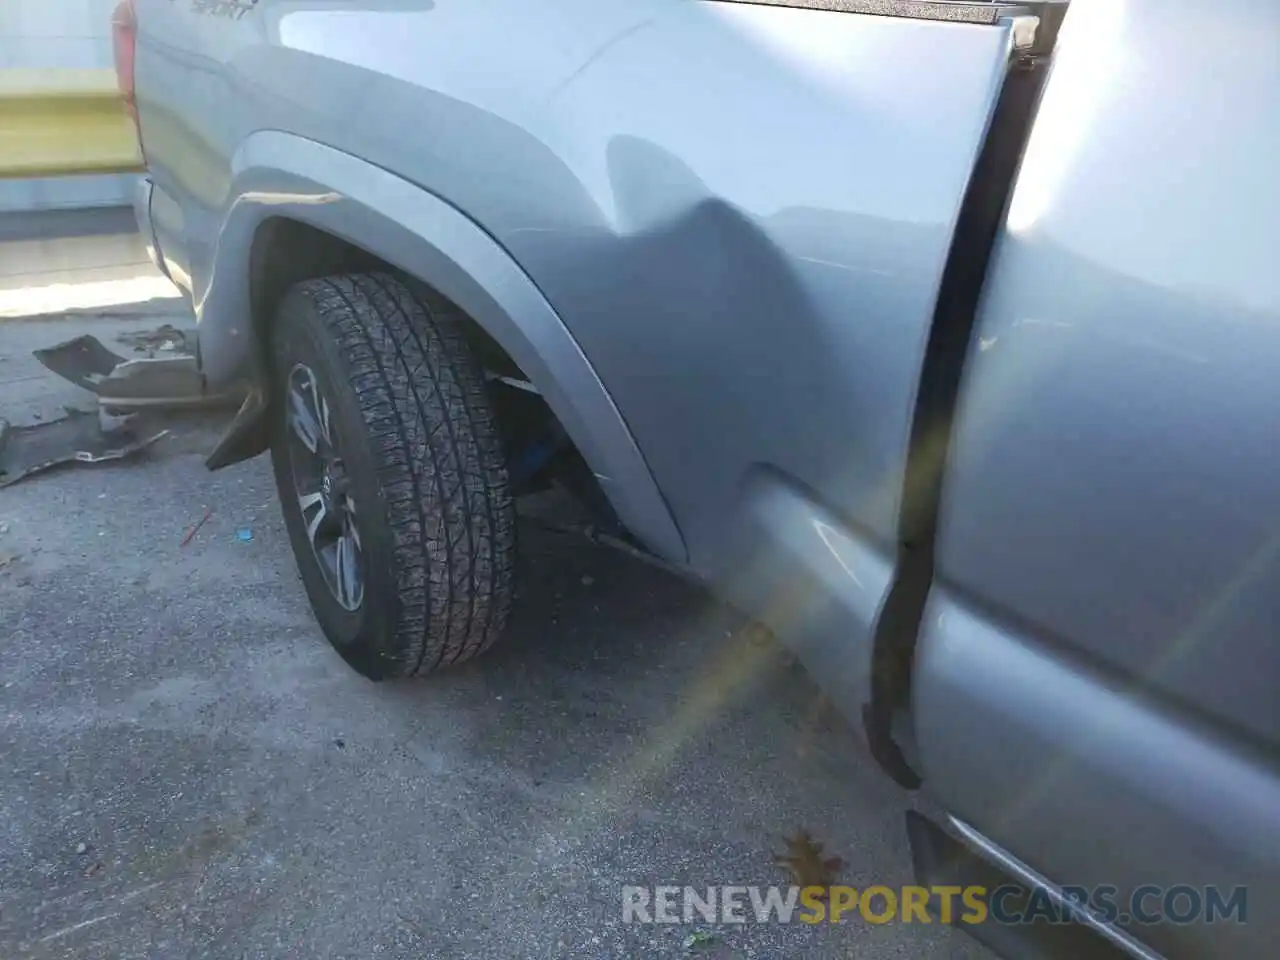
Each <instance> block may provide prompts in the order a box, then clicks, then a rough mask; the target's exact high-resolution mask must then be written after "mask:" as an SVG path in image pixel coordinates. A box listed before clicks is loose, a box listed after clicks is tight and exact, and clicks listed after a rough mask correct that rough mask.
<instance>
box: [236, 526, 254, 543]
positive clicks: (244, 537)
mask: <svg viewBox="0 0 1280 960" xmlns="http://www.w3.org/2000/svg"><path fill="white" fill-rule="evenodd" d="M236 539H237V540H241V541H243V542H244V543H248V542H249V541H250V540H252V539H253V531H252V530H250V529H249V528H248V527H241V528H240V529H239V530H237V531H236Z"/></svg>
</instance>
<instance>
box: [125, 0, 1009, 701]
mask: <svg viewBox="0 0 1280 960" xmlns="http://www.w3.org/2000/svg"><path fill="white" fill-rule="evenodd" d="M981 18H982V19H985V20H987V21H988V22H985V23H965V22H944V21H937V20H934V21H928V20H918V19H910V18H906V17H894V16H870V15H863V14H853V13H845V12H835V11H831V10H816V9H796V8H790V7H786V6H764V5H756V4H747V3H737V2H698V0H542V2H537V3H529V2H526V0H487V2H484V3H476V2H470V0H467V2H464V0H434V2H431V0H404V2H394V3H392V2H386V0H362V2H342V0H328V2H320V0H311V2H304V0H258V2H256V3H252V2H250V0H238V2H237V3H234V4H229V3H225V2H224V3H221V4H211V3H209V2H207V0H143V2H142V7H141V18H140V19H141V21H142V25H143V39H142V44H141V48H140V54H139V97H140V105H141V115H142V126H143V137H144V145H145V147H146V150H147V157H148V161H149V163H150V166H151V169H152V171H153V175H154V176H155V179H156V185H157V193H158V194H160V193H163V194H165V195H166V196H167V197H168V201H167V202H166V201H164V200H157V201H156V202H154V203H153V211H158V212H157V213H156V221H157V226H156V229H157V234H158V240H159V243H160V247H161V249H162V250H167V249H168V248H169V247H170V246H172V248H173V249H175V250H177V251H180V252H179V253H178V254H176V256H179V257H182V258H185V259H186V260H187V261H189V262H188V263H186V264H184V265H183V267H184V269H186V270H187V271H188V272H189V274H190V280H191V286H192V289H193V294H194V299H195V302H196V305H197V311H198V313H199V312H200V311H201V309H202V305H203V304H204V298H203V293H204V291H205V290H206V289H207V285H208V283H209V278H210V276H211V274H212V273H213V272H214V270H215V268H216V269H236V266H235V258H240V257H245V256H247V252H246V251H245V250H242V249H236V245H234V244H223V245H220V244H219V242H218V241H219V234H220V229H221V225H222V223H223V221H224V218H225V216H226V212H227V210H228V209H229V206H230V205H231V204H232V203H233V202H234V199H235V196H236V193H237V186H236V182H235V171H234V170H233V169H232V163H233V161H232V158H233V157H234V156H235V154H236V151H237V149H238V147H239V145H240V144H241V143H243V142H245V141H246V139H247V138H249V137H250V136H252V135H253V134H254V133H256V132H259V131H262V130H278V131H283V132H286V133H289V134H292V135H296V136H298V137H303V138H306V139H308V140H312V141H316V142H318V143H321V144H325V145H327V146H329V147H332V148H335V149H337V150H339V151H343V152H345V153H349V154H352V155H354V156H357V157H360V158H362V159H364V160H366V161H368V162H370V163H372V164H374V165H376V166H377V167H380V168H382V169H384V170H387V171H390V172H392V173H394V174H395V175H396V176H397V177H400V178H403V179H404V180H406V181H409V182H411V183H413V184H417V185H418V186H420V187H421V188H422V189H424V190H426V191H429V192H430V193H432V194H434V195H435V196H437V197H439V198H441V199H443V200H444V201H446V202H447V203H448V204H450V205H451V206H453V207H454V208H455V209H457V210H458V211H460V212H461V213H462V214H463V215H465V216H466V217H468V218H470V219H471V220H472V221H474V222H475V223H477V224H479V225H480V227H481V228H483V230H484V231H486V232H487V233H488V234H489V235H490V236H492V237H493V238H495V239H496V240H497V242H498V243H500V244H501V245H502V247H503V248H504V249H505V250H506V251H507V252H508V253H509V254H510V255H511V256H512V257H513V258H514V260H515V261H516V262H517V263H518V264H519V265H520V267H521V268H522V269H523V270H524V271H525V272H526V273H527V274H528V276H529V277H531V278H532V280H533V282H534V283H536V284H537V286H538V288H539V289H540V290H541V292H542V293H543V294H544V295H545V297H546V299H547V300H548V301H549V303H550V304H551V305H552V306H553V307H554V309H555V310H556V311H557V312H558V314H559V315H560V317H561V318H562V319H563V321H564V323H565V325H566V326H567V327H568V328H569V330H570V331H571V332H572V334H573V336H574V337H575V338H576V340H577V342H578V344H579V345H580V346H581V349H582V351H583V352H584V354H585V356H586V357H587V359H588V360H589V361H590V363H591V364H592V365H593V367H594V369H595V370H596V372H597V373H598V374H599V377H600V379H601V380H602V381H603V383H604V384H605V386H606V388H607V389H608V391H609V393H610V394H611V395H612V397H613V399H614V401H616V404H617V407H618V409H619V410H620V411H621V414H622V416H623V417H624V418H625V420H626V423H627V425H628V426H629V428H630V430H631V431H632V432H633V434H634V436H635V440H636V442H637V444H638V446H639V449H640V450H641V451H642V453H643V455H644V457H645V459H646V461H647V463H648V465H649V467H650V469H651V470H652V473H653V476H654V477H655V478H656V480H657V484H658V486H659V487H660V489H661V491H662V493H663V495H664V496H665V498H666V501H667V503H668V504H669V506H670V509H671V511H672V513H673V514H674V516H675V519H676V522H677V523H678V525H679V528H680V532H681V533H682V535H683V539H684V542H685V543H686V544H687V547H688V554H689V563H690V564H691V565H692V567H693V568H694V569H695V570H696V571H697V572H698V573H700V574H702V575H704V576H706V577H708V578H709V579H711V580H712V581H714V582H715V583H717V584H718V585H719V586H720V587H721V588H722V589H723V590H724V591H726V592H727V593H729V595H730V596H731V597H734V598H735V599H739V600H740V601H742V602H743V603H744V604H745V605H746V606H747V608H748V609H750V610H752V611H753V612H754V613H756V614H757V615H758V616H761V617H762V618H763V619H765V620H767V621H769V622H771V623H772V624H773V625H774V626H776V627H778V628H779V629H780V630H781V631H783V632H784V633H785V634H786V635H787V636H788V637H790V638H792V639H793V641H795V640H800V641H801V643H802V645H803V638H804V637H808V638H810V639H811V640H812V641H813V648H812V649H813V650H814V651H815V652H814V656H815V657H817V658H819V659H820V660H821V661H822V663H824V664H825V668H824V669H820V670H819V671H818V672H819V673H820V674H823V675H824V676H825V677H827V678H829V679H830V682H831V685H832V686H833V687H835V688H836V689H837V690H838V692H839V693H840V694H841V697H840V699H842V700H848V701H851V703H850V704H849V706H851V708H852V709H853V710H854V711H856V710H857V709H858V708H859V707H860V705H861V701H862V699H864V692H865V691H864V689H863V688H864V687H865V680H866V676H865V674H866V665H867V663H868V661H869V657H868V656H867V640H868V637H869V631H870V628H871V625H872V622H873V621H874V618H875V616H876V614H877V611H878V610H879V608H880V605H881V603H882V602H883V598H884V594H885V591H886V589H887V587H888V584H889V583H890V580H891V578H892V570H893V563H894V559H895V552H896V549H897V542H896V541H897V533H898V531H897V517H898V506H899V503H898V500H899V495H900V490H901V484H902V475H903V469H904V463H905V458H906V453H907V447H908V443H909V436H910V427H911V417H912V412H913V407H914V400H915V397H916V387H917V380H918V377H919V370H920V363H921V358H922V353H923V350H924V347H925V343H926V338H927V336H928V331H929V325H930V322H931V319H932V314H933V308H934V302H935V299H936V295H937V289H938V283H939V279H940V277H941V274H942V271H943V267H944V263H945V261H946V258H947V254H948V250H949V248H950V243H951V238H952V233H953V230H954V226H955V221H956V217H957V214H958V212H959V208H960V204H961V200H962V197H963V195H964V192H965V188H966V185H967V182H968V178H969V175H970V172H971V170H972V167H973V163H974V160H975V158H976V157H977V155H978V152H979V150H980V148H981V145H982V142H983V138H984V134H985V132H986V129H987V125H988V122H989V119H990V116H991V111H992V108H993V105H994V103H995V99H996V96H997V94H998V92H999V90H1000V87H1001V84H1002V82H1003V79H1004V76H1005V72H1006V69H1007V65H1008V62H1009V57H1010V48H1011V43H1012V39H1011V29H1010V27H1009V25H1008V24H1007V23H999V24H997V23H995V22H994V21H995V20H996V17H995V15H994V14H992V15H990V16H988V15H987V14H986V13H982V17H981ZM322 186H327V187H329V188H330V189H332V190H335V191H338V192H339V193H341V192H343V191H344V185H343V184H339V183H335V184H327V185H322ZM165 211H167V213H166V212H165ZM228 262H230V263H232V266H230V267H227V266H226V264H227V263H228ZM198 319H199V321H200V323H201V325H202V327H206V326H213V327H216V326H218V325H225V324H228V323H234V322H243V318H239V319H236V318H231V319H228V318H227V317H225V316H217V315H203V314H201V315H200V316H198ZM837 677H839V678H840V679H839V680H838V681H837V680H836V679H835V678H837Z"/></svg>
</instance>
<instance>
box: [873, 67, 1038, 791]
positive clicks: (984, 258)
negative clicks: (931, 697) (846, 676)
mask: <svg viewBox="0 0 1280 960" xmlns="http://www.w3.org/2000/svg"><path fill="white" fill-rule="evenodd" d="M1048 66H1049V62H1048V58H1044V57H1036V58H1029V59H1026V60H1021V61H1017V62H1015V63H1013V64H1012V65H1011V66H1010V69H1009V74H1008V76H1007V77H1006V79H1005V82H1004V86H1003V87H1002V88H1001V91H1000V97H999V99H998V100H997V102H996V106H995V110H994V111H993V114H992V118H991V125H990V128H989V129H988V132H987V138H986V141H985V142H984V144H983V147H982V151H981V153H980V154H979V156H978V161H977V163H976V164H975V165H974V170H973V174H972V176H971V177H970V179H969V185H968V187H967V189H966V190H965V195H964V200H963V202H962V205H961V208H960V215H959V217H958V218H957V221H956V229H955V234H954V236H953V237H952V240H951V249H950V252H949V254H948V256H947V263H946V266H945V268H944V269H943V272H942V282H941V284H940V285H939V289H938V300H937V304H936V306H935V308H934V315H933V323H932V325H931V326H930V328H929V340H928V343H927V345H926V347H925V354H924V363H923V364H922V367H921V371H920V388H919V391H918V392H917V395H916V406H915V412H914V415H913V418H912V423H911V439H910V447H909V450H908V454H907V466H906V476H905V477H904V478H903V489H902V506H901V509H900V512H899V517H898V525H899V526H898V529H899V531H900V536H901V541H902V542H901V545H900V547H899V551H898V563H897V566H896V571H897V572H896V576H895V579H894V582H893V584H892V586H891V587H890V589H889V596H888V597H887V598H886V600H885V605H884V609H883V610H882V612H881V614H880V620H879V622H878V624H877V628H876V636H875V641H874V646H873V651H872V667H871V669H872V678H873V679H872V701H871V703H870V704H868V705H867V707H866V709H864V711H863V722H864V724H865V725H866V734H867V738H868V741H869V742H870V743H871V744H872V746H873V751H877V750H878V751H879V752H877V753H876V759H877V760H878V761H879V762H880V764H881V766H883V767H884V768H885V771H886V772H887V773H888V774H889V775H890V776H891V777H893V779H894V780H896V781H897V782H898V783H899V784H900V785H901V786H904V787H906V788H908V789H914V788H915V787H918V786H919V785H920V778H919V775H918V774H917V773H916V772H915V771H913V770H912V769H911V768H910V765H909V764H908V763H907V761H906V759H905V757H904V756H903V754H902V751H901V749H900V748H899V746H898V744H897V742H896V741H895V740H894V729H893V723H894V717H895V716H896V715H897V714H898V712H899V711H900V710H902V709H903V708H905V707H907V706H908V704H909V699H908V698H909V695H910V690H911V670H912V666H913V661H914V658H915V647H916V639H917V637H918V636H919V633H920V624H921V621H922V619H923V616H924V606H925V601H926V600H927V599H928V595H929V587H930V585H931V584H932V583H933V576H934V541H935V539H936V536H937V526H938V509H939V504H940V502H941V499H942V486H943V477H944V474H945V471H946V464H947V459H948V456H949V453H950V448H951V440H952V430H953V427H954V420H955V412H956V404H957V400H958V398H959V394H960V383H961V379H962V376H963V373H964V368H965V362H966V358H967V356H968V352H969V342H970V339H971V338H972V335H973V328H974V325H975V322H976V318H977V313H978V303H979V300H980V298H981V295H982V287H983V283H984V281H985V279H986V274H987V267H988V264H989V262H990V259H991V251H992V247H993V246H994V244H995V240H996V237H997V235H998V234H999V231H1000V226H1001V224H1002V223H1003V221H1004V214H1005V210H1006V208H1007V206H1008V202H1009V197H1010V194H1011V193H1012V190H1013V182H1014V180H1015V179H1016V177H1017V171H1018V166H1019V164H1020V163H1021V161H1022V153H1023V150H1024V148H1025V146H1026V139H1027V134H1028V132H1029V130H1030V128H1031V123H1032V120H1033V117H1034V115H1035V109H1036V105H1037V104H1038V103H1039V100H1040V91H1041V89H1042V88H1043V86H1044V78H1045V76H1046V75H1047V73H1048Z"/></svg>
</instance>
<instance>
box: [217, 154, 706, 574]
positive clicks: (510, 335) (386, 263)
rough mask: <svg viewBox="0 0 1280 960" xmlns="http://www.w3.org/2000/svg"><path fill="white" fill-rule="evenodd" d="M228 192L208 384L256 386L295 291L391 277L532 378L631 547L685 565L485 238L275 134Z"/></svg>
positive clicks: (623, 456) (457, 218)
mask: <svg viewBox="0 0 1280 960" xmlns="http://www.w3.org/2000/svg"><path fill="white" fill-rule="evenodd" d="M232 182H233V189H232V194H231V195H232V197H233V200H232V202H231V204H230V206H229V208H228V211H227V214H226V216H225V217H224V218H223V226H222V229H221V231H220V234H219V238H218V244H217V252H216V254H215V256H214V258H213V260H214V265H213V269H212V270H211V272H210V282H209V284H208V286H207V288H206V291H205V294H204V296H203V297H200V298H198V299H197V302H196V305H195V306H196V316H197V321H198V328H199V331H200V356H201V366H202V369H203V370H204V372H205V375H206V376H207V377H208V379H209V380H210V382H211V383H213V384H214V385H218V384H221V383H225V382H227V381H229V380H231V379H234V378H236V377H239V376H243V375H244V374H245V372H246V371H251V372H253V373H254V374H255V375H260V374H258V373H257V371H258V370H260V365H259V356H260V351H261V344H262V339H261V337H262V333H263V332H264V329H265V327H264V325H263V323H262V318H264V317H269V316H271V314H272V309H273V305H274V303H275V302H276V301H277V300H278V297H279V296H281V295H282V294H283V291H284V290H285V289H287V288H288V286H289V285H291V284H292V283H294V282H297V281H298V280H302V279H306V278H308V277H311V276H319V275H324V274H326V273H330V272H342V271H351V270H353V269H361V268H363V267H367V266H374V265H376V266H378V267H379V268H383V269H385V268H387V267H391V268H394V269H395V270H397V271H399V272H400V273H402V274H403V275H405V276H406V277H409V278H411V279H413V280H416V281H418V282H421V283H424V284H426V285H428V286H429V287H431V288H432V289H433V290H435V291H436V292H437V293H438V294H440V295H441V296H444V297H446V298H447V299H448V300H450V301H452V302H453V303H454V304H455V305H456V306H457V307H458V308H459V310H460V311H461V312H462V313H464V314H465V315H466V316H467V317H468V318H469V319H470V320H471V321H472V322H473V323H474V324H475V325H476V327H477V328H478V329H479V330H480V331H483V333H484V334H485V335H486V336H487V337H489V338H490V339H492V340H493V342H494V343H496V344H497V345H498V346H499V347H500V348H501V349H502V350H503V352H504V353H505V354H506V355H507V356H508V357H510V358H511V360H512V361H513V362H514V363H515V364H516V365H517V366H518V367H519V368H520V369H521V370H522V371H523V372H524V374H525V376H527V377H528V378H529V380H530V381H531V382H532V383H533V385H534V386H535V387H537V389H538V390H539V392H540V393H541V394H542V396H543V397H544V399H545V400H546V401H547V404H548V406H549V407H550V408H551V410H552V412H553V413H554V414H555V415H556V417H557V418H558V419H559V420H560V423H561V424H562V425H563V427H564V428H565V430H566V432H567V433H568V435H569V437H570V439H571V440H572V441H573V442H574V444H575V445H576V446H577V448H578V450H579V452H580V453H581V454H582V456H583V458H584V460H585V461H586V462H587V464H588V465H589V467H590V468H591V470H592V472H593V473H594V474H595V476H596V478H597V480H598V481H599V483H600V486H601V488H602V490H603V491H604V493H605V495H606V496H607V497H608V498H609V500H610V502H611V503H612V505H613V507H614V509H615V510H616V511H617V513H618V516H619V518H620V519H621V520H622V521H623V523H624V524H626V526H627V527H628V529H630V530H631V532H632V533H633V534H634V535H636V536H637V537H638V538H640V539H641V540H643V541H644V542H645V543H646V544H647V545H648V546H649V547H650V548H651V549H652V550H654V552H656V553H658V554H660V555H661V556H663V557H664V558H666V559H667V560H670V561H673V562H676V563H680V562H683V561H684V560H686V559H687V553H686V550H685V545H684V541H683V538H682V537H681V535H680V532H679V529H678V528H677V526H676V524H675V520H674V518H673V517H672V515H671V512H670V510H669V509H668V507H667V505H666V502H665V500H664V499H663V497H662V494H661V492H660V491H659V489H658V486H657V484H656V482H655V481H654V478H653V476H652V474H651V473H650V471H649V468H648V465H647V464H646V463H645V461H644V457H643V455H642V453H641V451H640V449H639V447H638V446H637V445H636V442H635V439H634V437H633V436H632V434H631V432H630V430H629V429H628V427H627V425H626V422H625V420H624V419H623V416H622V414H621V412H620V411H619V410H618V408H617V406H616V405H615V403H614V401H613V398H612V397H611V396H610V395H609V393H608V391H607V390H606V388H605V386H604V384H603V383H602V382H601V381H600V378H599V377H598V376H597V374H596V372H595V369H594V368H593V367H592V365H591V363H590V361H589V360H588V358H587V357H586V355H585V354H584V353H583V351H582V349H581V347H580V346H579V345H578V342H577V340H576V339H575V338H574V337H573V335H572V333H571V332H570V331H569V329H568V328H567V327H566V326H565V324H564V323H563V321H561V319H560V317H559V316H558V314H557V313H556V312H555V310H554V309H553V308H552V306H551V304H550V303H548V302H547V300H546V298H545V297H543V295H542V293H541V292H540V291H539V290H538V288H537V286H536V285H535V284H534V282H533V281H532V280H531V279H530V278H529V276H528V275H527V274H526V273H525V272H524V271H523V270H522V269H521V267H520V266H519V265H518V264H517V263H516V262H515V260H514V259H513V258H512V257H511V256H510V255H509V254H508V253H507V252H506V251H505V250H504V249H503V248H502V247H501V246H500V245H499V244H498V243H497V241H496V240H494V239H493V237H492V236H490V235H489V234H488V233H487V232H485V231H484V229H483V228H482V227H480V226H479V225H478V224H476V223H475V222H474V221H472V220H471V219H470V218H468V217H467V216H466V215H465V214H463V213H461V212H460V211H458V210H457V209H456V208H454V207H453V206H451V205H450V204H448V203H446V202H445V201H443V200H441V199H440V198H439V197H436V196H435V195H434V194H432V193H430V192H429V191H427V190H424V189H423V188H421V187H419V186H417V185H416V184H413V183H410V182H409V181H407V180H404V179H402V178H400V177H398V176H396V175H395V174H392V173H390V172H388V171H386V170H384V169H382V168H380V167H377V166H374V165H372V164H370V163H367V162H365V161H363V160H360V159H359V158H357V157H353V156H351V155H349V154H345V153H342V152H341V151H338V150H335V149H333V148H331V147H327V146H325V145H323V144H320V143H316V142H314V141H310V140H306V139H304V138H301V137H297V136H293V135H290V134H285V133H278V132H274V131H264V132H260V133H256V134H254V135H252V136H251V137H249V138H248V139H247V140H246V141H245V142H244V143H243V144H242V145H241V147H240V149H239V150H237V152H236V155H235V157H234V158H233V161H232ZM220 462H231V460H229V459H226V458H224V460H223V461H220Z"/></svg>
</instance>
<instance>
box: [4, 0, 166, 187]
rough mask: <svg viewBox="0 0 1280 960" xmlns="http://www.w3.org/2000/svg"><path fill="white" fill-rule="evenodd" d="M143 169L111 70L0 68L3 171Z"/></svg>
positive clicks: (9, 174) (12, 173) (59, 172)
mask: <svg viewBox="0 0 1280 960" xmlns="http://www.w3.org/2000/svg"><path fill="white" fill-rule="evenodd" d="M0 2H3V0H0ZM141 169H142V151H141V150H140V149H139V146H138V135H137V131H136V130H135V129H134V125H133V120H132V118H131V117H130V116H129V112H128V110H127V109H126V105H125V101H124V98H123V97H122V96H121V95H120V90H119V88H118V87H117V85H116V76H115V73H114V71H111V70H0V178H3V177H54V176H64V175H70V174H77V173H131V172H134V171H138V170H141Z"/></svg>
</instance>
